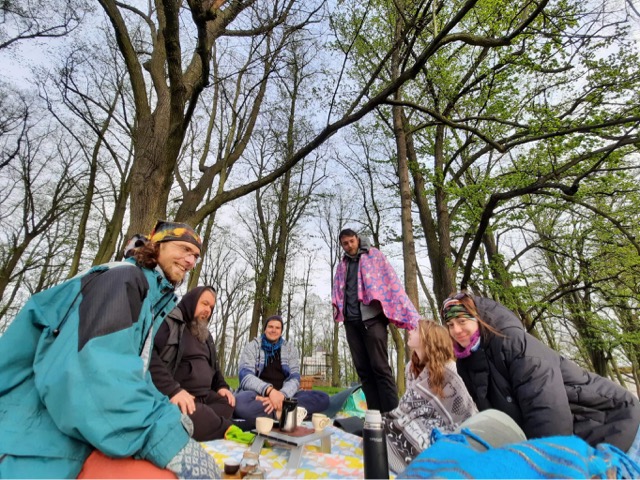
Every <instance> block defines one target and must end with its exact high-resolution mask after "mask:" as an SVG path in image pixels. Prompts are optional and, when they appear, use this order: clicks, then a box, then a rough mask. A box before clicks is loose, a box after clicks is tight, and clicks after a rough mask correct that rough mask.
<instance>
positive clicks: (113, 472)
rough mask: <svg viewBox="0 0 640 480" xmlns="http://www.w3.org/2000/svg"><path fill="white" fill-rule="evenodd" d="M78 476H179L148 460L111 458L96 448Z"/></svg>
mask: <svg viewBox="0 0 640 480" xmlns="http://www.w3.org/2000/svg"><path fill="white" fill-rule="evenodd" d="M78 478H174V479H175V478H178V477H176V475H175V474H174V473H173V472H171V471H170V470H166V469H164V468H160V467H156V466H155V465H154V464H153V463H151V462H150V461H148V460H135V459H133V458H131V457H129V458H110V457H107V456H106V455H105V454H104V453H102V452H99V451H98V450H94V451H93V452H91V455H89V457H88V458H87V460H86V461H85V462H84V465H83V466H82V470H81V471H80V474H79V475H78Z"/></svg>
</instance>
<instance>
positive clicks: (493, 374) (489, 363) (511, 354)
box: [457, 297, 640, 451]
mask: <svg viewBox="0 0 640 480" xmlns="http://www.w3.org/2000/svg"><path fill="white" fill-rule="evenodd" d="M474 301H475V303H476V306H477V309H478V314H479V316H480V318H482V320H484V321H485V322H487V323H488V324H489V325H491V326H492V327H495V328H496V329H497V330H499V331H500V332H502V334H503V335H504V336H503V337H500V336H497V335H492V334H489V335H484V336H483V340H482V343H481V348H479V349H478V350H477V351H476V352H473V353H472V354H471V355H470V356H469V357H467V358H464V359H458V361H457V367H458V373H459V374H460V376H461V377H462V379H463V380H464V382H465V385H466V386H467V388H468V389H469V392H470V393H471V396H472V397H473V399H474V400H475V402H476V405H477V406H478V409H479V410H486V409H488V408H496V409H498V410H501V411H503V412H505V413H506V414H508V415H509V416H511V417H512V418H513V419H514V420H515V421H516V422H517V423H518V424H519V425H520V426H521V427H522V429H523V430H524V432H525V434H526V435H527V438H536V437H547V436H552V435H571V434H576V435H578V436H580V437H582V438H583V439H584V440H585V441H587V442H588V443H589V444H591V445H594V446H595V445H597V444H598V443H602V442H607V443H610V444H613V445H615V446H616V447H618V448H620V449H621V450H624V451H627V450H628V449H629V447H631V444H632V442H633V439H634V438H635V435H636V432H637V430H638V425H639V424H640V407H639V406H638V399H636V398H635V397H634V396H633V395H632V394H631V393H630V392H628V391H627V390H625V389H624V388H622V387H621V386H620V385H618V384H616V383H614V382H612V381H610V380H608V379H606V378H603V377H601V376H599V375H596V374H595V373H591V372H588V371H586V370H584V369H583V368H581V367H579V366H578V365H576V364H575V363H573V362H572V361H570V360H567V359H566V358H564V357H562V356H561V355H560V354H558V353H557V352H556V351H555V350H552V349H551V348H549V347H548V346H546V345H545V344H543V343H542V342H540V341H539V340H538V339H536V338H534V337H533V336H531V335H529V334H528V333H526V331H525V330H524V327H523V326H522V323H521V322H520V320H519V319H518V317H517V316H516V315H515V314H514V313H513V312H511V311H510V310H508V309H507V308H505V307H504V306H502V305H500V304H499V303H497V302H495V301H493V300H491V299H488V298H481V297H474Z"/></svg>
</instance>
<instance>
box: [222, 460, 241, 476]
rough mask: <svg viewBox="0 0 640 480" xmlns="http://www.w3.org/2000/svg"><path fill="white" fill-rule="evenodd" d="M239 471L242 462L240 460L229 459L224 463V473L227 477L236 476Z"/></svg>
mask: <svg viewBox="0 0 640 480" xmlns="http://www.w3.org/2000/svg"><path fill="white" fill-rule="evenodd" d="M238 470H240V462H239V461H238V460H234V459H233V458H229V459H227V460H225V461H224V473H226V474H227V475H235V474H236V473H237V471H238Z"/></svg>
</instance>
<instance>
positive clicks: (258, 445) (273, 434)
mask: <svg viewBox="0 0 640 480" xmlns="http://www.w3.org/2000/svg"><path fill="white" fill-rule="evenodd" d="M299 428H300V427H299ZM302 428H306V427H302ZM308 430H311V429H308ZM311 432H312V433H309V434H308V435H296V436H293V435H290V434H288V433H284V432H281V431H279V430H271V431H270V432H269V433H266V434H263V433H258V432H257V431H256V430H253V433H255V434H256V438H255V439H254V440H253V444H252V445H251V448H250V450H251V451H252V452H254V453H257V454H258V455H260V451H261V450H262V447H263V445H264V441H265V440H273V441H276V442H280V443H285V444H287V445H291V446H292V447H293V448H292V449H291V456H290V457H289V461H288V462H287V466H286V468H292V469H296V468H298V466H300V460H301V458H302V449H303V448H304V446H305V445H306V444H307V443H311V442H313V441H315V440H320V451H321V452H323V453H331V429H330V428H325V429H324V430H322V431H321V432H313V431H312V430H311Z"/></svg>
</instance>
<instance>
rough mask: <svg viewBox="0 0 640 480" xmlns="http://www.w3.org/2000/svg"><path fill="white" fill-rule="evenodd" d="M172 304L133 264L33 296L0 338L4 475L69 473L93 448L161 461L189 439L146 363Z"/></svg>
mask: <svg viewBox="0 0 640 480" xmlns="http://www.w3.org/2000/svg"><path fill="white" fill-rule="evenodd" d="M114 265H118V266H114ZM110 266H111V268H109V267H110ZM175 303H176V296H175V294H174V288H173V286H172V285H171V284H170V283H169V282H168V281H167V280H166V278H165V277H164V274H163V273H162V272H161V270H160V269H159V268H157V269H156V270H149V269H146V268H140V267H137V266H135V265H134V264H133V262H132V261H127V262H122V263H119V264H111V265H103V266H98V267H94V268H92V269H91V270H89V271H88V272H87V273H85V274H81V275H78V276H76V277H74V278H72V279H70V280H67V281H65V282H63V283H61V284H59V285H57V286H55V287H53V288H50V289H48V290H45V291H43V292H40V293H38V294H35V295H33V296H32V297H31V298H30V299H29V300H28V302H27V303H26V305H25V306H24V307H23V308H22V310H21V311H20V312H19V313H18V315H17V317H16V318H15V320H14V321H13V323H12V324H11V325H10V326H9V328H8V329H7V331H6V332H5V334H4V335H3V336H2V337H0V478H16V477H21V478H26V477H28V478H37V477H48V478H63V477H66V478H75V477H76V476H77V475H78V473H79V472H80V469H81V468H82V465H83V463H84V461H85V460H86V458H87V457H88V456H89V454H90V453H91V451H92V450H94V449H97V450H100V451H101V452H103V453H105V454H106V455H108V456H112V457H129V456H133V457H135V458H142V459H147V460H149V461H151V462H152V463H154V464H155V465H157V466H159V467H162V468H164V467H165V466H166V465H167V463H168V462H169V460H171V458H173V457H174V456H175V454H176V453H177V452H178V451H179V450H180V449H181V448H182V447H184V446H185V445H186V443H187V441H188V440H189V436H188V433H187V431H186V430H185V429H184V427H183V426H182V424H181V421H180V411H179V409H178V408H176V407H175V406H174V405H172V404H170V403H169V401H168V400H167V398H166V397H165V396H164V395H162V394H161V393H160V392H158V390H157V389H156V388H155V387H154V386H153V383H152V382H151V377H150V375H149V371H148V364H149V358H150V353H151V349H152V346H153V335H154V334H155V332H156V330H157V329H158V327H159V326H160V324H161V323H162V321H163V319H164V317H165V315H166V314H167V313H169V312H170V311H171V310H172V309H173V307H174V306H175Z"/></svg>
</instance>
